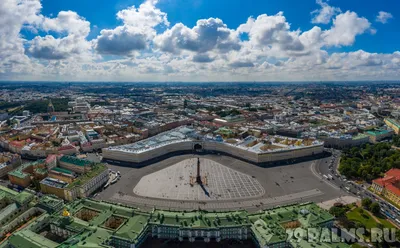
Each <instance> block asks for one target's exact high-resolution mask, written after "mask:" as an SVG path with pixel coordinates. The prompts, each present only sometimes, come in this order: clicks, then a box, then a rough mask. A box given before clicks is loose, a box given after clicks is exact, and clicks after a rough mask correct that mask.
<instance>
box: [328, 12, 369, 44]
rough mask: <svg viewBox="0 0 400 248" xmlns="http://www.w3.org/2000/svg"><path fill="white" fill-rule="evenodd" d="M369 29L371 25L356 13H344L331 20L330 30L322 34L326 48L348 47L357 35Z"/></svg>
mask: <svg viewBox="0 0 400 248" xmlns="http://www.w3.org/2000/svg"><path fill="white" fill-rule="evenodd" d="M370 27H371V23H370V22H369V21H368V20H367V19H366V18H364V17H359V16H358V15H357V13H355V12H351V11H346V12H345V13H342V14H339V15H337V16H336V18H335V19H334V20H333V26H332V27H331V29H329V30H326V31H325V32H324V33H323V36H324V41H325V44H326V45H327V46H350V45H352V44H353V43H354V41H355V38H356V36H357V35H360V34H363V33H364V32H365V31H367V30H368V29H369V28H370Z"/></svg>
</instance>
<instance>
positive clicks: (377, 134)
mask: <svg viewBox="0 0 400 248" xmlns="http://www.w3.org/2000/svg"><path fill="white" fill-rule="evenodd" d="M365 134H366V135H368V136H369V140H370V141H371V142H372V143H376V142H379V141H381V140H384V139H387V138H390V137H392V136H393V134H394V131H393V130H386V129H378V130H373V131H372V130H371V131H367V132H365Z"/></svg>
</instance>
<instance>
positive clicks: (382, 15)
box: [375, 11, 393, 24]
mask: <svg viewBox="0 0 400 248" xmlns="http://www.w3.org/2000/svg"><path fill="white" fill-rule="evenodd" d="M392 18H393V15H392V14H390V13H388V12H385V11H379V13H378V16H377V17H376V19H375V20H376V21H377V22H380V23H383V24H385V23H387V22H388V20H389V19H392Z"/></svg>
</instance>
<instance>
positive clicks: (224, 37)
mask: <svg viewBox="0 0 400 248" xmlns="http://www.w3.org/2000/svg"><path fill="white" fill-rule="evenodd" d="M154 43H155V45H156V47H158V48H159V49H160V50H161V51H163V52H169V53H174V54H179V53H180V52H182V51H183V50H185V51H190V52H195V53H205V52H209V51H212V50H215V51H218V52H219V53H226V52H229V51H231V50H239V49H240V44H239V38H238V36H237V33H235V32H234V31H233V30H231V29H229V28H228V27H227V26H226V24H224V23H223V22H222V20H221V19H218V18H209V19H202V20H198V21H197V23H196V26H194V27H193V28H188V27H186V26H185V25H184V24H182V23H178V24H176V25H174V26H173V27H172V28H171V29H168V30H166V31H165V32H164V33H162V34H160V35H158V36H157V37H156V38H155V39H154Z"/></svg>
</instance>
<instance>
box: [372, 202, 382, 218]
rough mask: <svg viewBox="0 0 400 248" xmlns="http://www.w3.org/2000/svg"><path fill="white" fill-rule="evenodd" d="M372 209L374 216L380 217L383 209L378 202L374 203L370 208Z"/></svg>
mask: <svg viewBox="0 0 400 248" xmlns="http://www.w3.org/2000/svg"><path fill="white" fill-rule="evenodd" d="M370 209H371V212H372V213H373V214H374V215H378V214H379V213H380V211H381V207H380V206H379V204H378V203H377V202H374V203H372V204H371V206H370Z"/></svg>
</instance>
